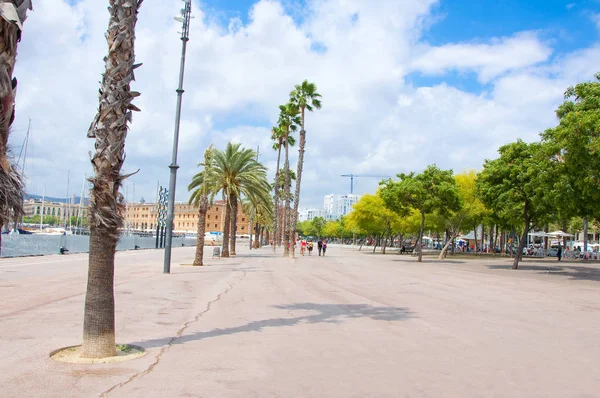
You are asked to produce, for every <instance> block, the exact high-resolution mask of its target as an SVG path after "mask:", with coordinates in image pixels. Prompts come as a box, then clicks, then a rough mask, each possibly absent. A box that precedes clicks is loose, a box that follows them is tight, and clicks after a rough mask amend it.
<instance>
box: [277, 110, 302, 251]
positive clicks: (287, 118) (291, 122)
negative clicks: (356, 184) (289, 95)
mask: <svg viewBox="0 0 600 398" xmlns="http://www.w3.org/2000/svg"><path fill="white" fill-rule="evenodd" d="M279 110H280V113H279V126H280V127H282V128H283V129H284V131H285V139H284V142H283V144H284V148H285V163H284V172H285V191H286V197H285V206H284V232H283V234H284V238H283V244H284V246H283V256H284V257H287V256H289V255H290V240H292V243H293V238H292V237H290V225H289V219H290V209H289V208H290V199H291V196H292V195H291V179H290V157H289V152H290V151H289V148H290V145H289V144H290V134H291V133H292V132H293V131H296V129H297V126H298V125H299V124H300V123H301V121H300V116H299V115H298V114H299V110H298V107H297V106H296V105H294V104H292V103H291V102H289V103H287V104H285V105H280V106H279Z"/></svg>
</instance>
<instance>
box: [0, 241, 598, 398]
mask: <svg viewBox="0 0 600 398" xmlns="http://www.w3.org/2000/svg"><path fill="white" fill-rule="evenodd" d="M193 255H194V249H193V248H176V249H174V251H173V266H172V274H171V275H164V274H163V273H162V251H156V250H144V251H131V252H120V253H118V254H117V262H116V281H115V285H116V287H115V289H116V306H117V308H116V324H117V341H118V342H119V343H130V344H136V345H140V346H143V347H145V348H146V350H147V355H146V356H144V357H142V358H140V359H137V360H134V361H130V362H125V363H117V364H97V365H81V364H66V363H58V362H54V361H53V360H51V359H50V358H49V357H48V355H49V353H50V352H51V351H52V350H55V349H57V348H60V347H64V346H69V345H75V344H80V338H81V334H82V322H83V301H84V294H85V281H86V272H87V256H86V255H81V254H76V255H67V256H47V257H33V258H20V259H2V260H0V303H1V305H0V386H1V387H0V396H1V397H98V396H108V397H217V398H221V397H240V398H248V397H261V398H263V397H357V398H358V397H360V398H365V397H378V398H379V397H528V398H529V397H560V398H564V397H600V267H599V266H598V264H597V263H595V264H590V265H585V264H560V266H559V264H557V263H554V262H543V263H535V262H532V261H525V262H524V263H523V264H522V267H523V270H520V271H516V272H515V271H511V270H510V269H509V268H510V261H509V260H504V259H496V260H488V259H478V260H464V259H460V258H455V259H449V260H448V261H445V262H438V261H435V260H433V259H431V260H429V259H428V260H427V261H426V262H425V263H423V264H417V263H416V262H415V259H414V258H411V257H410V256H398V255H386V256H382V255H373V254H370V253H369V252H364V251H363V252H360V253H359V252H353V251H352V250H350V249H348V248H343V247H336V246H335V245H330V246H329V250H328V253H327V257H318V256H316V255H313V256H311V257H308V256H305V257H301V258H298V259H296V260H292V259H282V258H280V257H279V256H277V257H274V256H273V255H272V252H271V249H268V248H263V249H260V250H252V251H251V252H249V251H248V250H247V249H243V248H242V249H240V250H239V255H238V256H237V257H235V258H230V259H221V260H211V259H210V253H209V256H208V257H209V259H208V261H207V262H208V264H209V266H206V267H188V266H180V265H179V264H181V263H191V262H192V259H193ZM549 267H551V268H549Z"/></svg>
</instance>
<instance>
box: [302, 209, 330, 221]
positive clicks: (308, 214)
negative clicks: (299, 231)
mask: <svg viewBox="0 0 600 398" xmlns="http://www.w3.org/2000/svg"><path fill="white" fill-rule="evenodd" d="M317 217H323V218H326V214H325V210H323V209H304V210H302V211H300V212H299V213H298V221H312V220H313V219H314V218H317Z"/></svg>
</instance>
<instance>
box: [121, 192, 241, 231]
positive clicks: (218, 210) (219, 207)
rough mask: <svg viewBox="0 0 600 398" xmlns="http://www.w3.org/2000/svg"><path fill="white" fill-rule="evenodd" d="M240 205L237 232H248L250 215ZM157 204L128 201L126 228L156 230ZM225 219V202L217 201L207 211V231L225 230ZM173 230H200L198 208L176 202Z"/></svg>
mask: <svg viewBox="0 0 600 398" xmlns="http://www.w3.org/2000/svg"><path fill="white" fill-rule="evenodd" d="M241 207H242V206H238V214H237V218H238V219H237V231H236V233H237V234H241V235H243V234H248V231H249V230H250V226H249V222H250V220H249V219H248V216H247V215H246V214H244V212H243V211H242V210H241ZM156 221H157V206H156V204H155V203H128V204H127V209H126V211H125V228H128V229H132V230H138V231H148V232H150V231H155V230H156ZM224 221H225V202H224V201H222V200H219V201H215V202H214V203H213V204H212V205H211V206H210V207H209V208H208V212H207V213H206V227H205V231H206V232H223V223H224ZM173 224H174V225H173V232H178V233H185V232H188V233H189V232H192V233H195V232H197V231H198V209H197V208H195V207H194V206H192V205H190V204H188V203H183V202H179V203H175V217H174V219H173Z"/></svg>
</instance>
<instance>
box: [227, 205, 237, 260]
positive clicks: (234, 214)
mask: <svg viewBox="0 0 600 398" xmlns="http://www.w3.org/2000/svg"><path fill="white" fill-rule="evenodd" d="M230 202H231V231H230V234H231V239H230V240H229V255H230V256H235V242H236V240H237V237H236V234H237V210H238V198H237V196H235V195H231V196H230Z"/></svg>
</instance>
